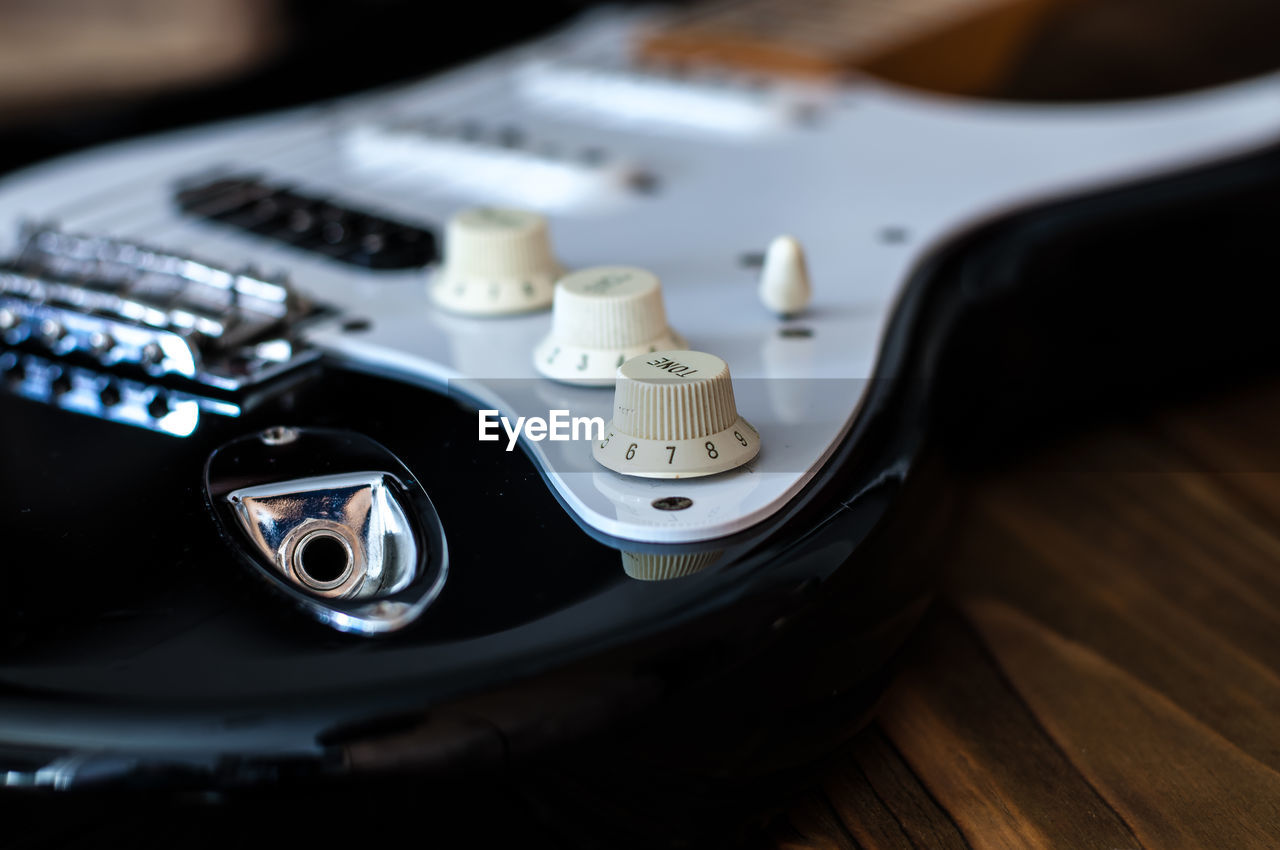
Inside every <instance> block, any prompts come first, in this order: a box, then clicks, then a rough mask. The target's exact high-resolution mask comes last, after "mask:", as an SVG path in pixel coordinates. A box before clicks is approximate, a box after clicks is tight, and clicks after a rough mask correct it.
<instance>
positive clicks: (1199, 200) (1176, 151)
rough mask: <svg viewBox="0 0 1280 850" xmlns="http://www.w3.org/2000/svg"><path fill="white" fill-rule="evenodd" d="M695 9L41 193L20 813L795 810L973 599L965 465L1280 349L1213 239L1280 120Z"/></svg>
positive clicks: (206, 130) (1246, 208)
mask: <svg viewBox="0 0 1280 850" xmlns="http://www.w3.org/2000/svg"><path fill="white" fill-rule="evenodd" d="M668 15H670V13H669V12H664V11H659V10H653V9H641V10H636V9H627V8H606V9H602V10H597V11H595V12H592V13H590V14H588V15H585V16H583V17H582V18H581V19H579V20H577V21H576V22H574V23H573V24H572V25H570V26H568V27H567V28H565V29H563V30H561V31H558V32H556V33H554V34H552V35H550V36H547V37H544V38H541V39H538V40H535V41H532V42H529V43H527V44H524V45H521V46H519V47H517V48H514V49H511V50H508V51H505V52H502V53H499V54H497V55H494V56H491V57H488V58H483V59H480V60H478V61H476V62H474V63H472V64H469V65H466V66H464V67H461V68H458V69H456V70H453V71H450V72H448V73H444V74H441V75H439V76H436V77H433V78H430V79H427V80H423V81H418V82H413V83H410V84H408V85H402V86H397V87H394V88H390V89H387V90H380V91H375V92H371V93H367V94H362V95H358V96H354V97H350V98H345V99H340V100H337V101H334V102H326V103H322V104H317V105H312V106H305V107H301V108H297V109H293V110H289V111H286V112H283V113H279V114H270V115H265V116H259V117H252V118H247V119H237V120H234V121H230V122H226V123H222V124H217V125H214V126H206V127H198V128H194V129H188V130H182V131H178V132H173V133H169V134H166V135H162V136H159V137H154V138H146V139H142V140H136V141H129V142H126V143H121V144H116V145H113V146H110V147H107V148H103V149H94V150H90V151H88V152H85V153H80V154H76V155H73V156H70V157H65V158H62V159H59V160H55V161H53V162H50V163H47V164H43V165H40V166H37V167H34V168H31V169H28V170H25V171H23V172H20V173H17V174H14V175H11V176H9V177H7V178H5V179H4V180H3V182H0V256H3V257H4V258H5V259H4V261H3V264H2V266H0V339H2V341H3V345H2V346H0V378H2V380H3V384H4V388H5V392H4V393H3V394H0V471H2V473H3V488H0V539H3V540H4V549H3V551H4V576H5V578H4V592H3V594H0V613H2V614H3V626H2V627H0V647H2V651H0V683H2V685H0V777H4V782H5V784H6V785H10V786H18V787H37V788H54V789H71V790H76V789H82V788H99V787H136V786H143V787H147V788H161V789H165V788H193V787H194V788H199V789H227V788H242V787H246V786H255V785H270V786H278V785H281V784H283V785H288V784H289V783H307V782H316V781H321V780H328V779H342V778H350V777H357V778H358V777H366V776H367V777H378V776H384V775H386V774H388V773H391V772H394V771H397V770H409V771H411V772H412V773H413V774H414V775H415V776H419V777H430V778H432V779H433V780H438V781H441V782H444V783H448V782H450V781H453V778H454V777H457V776H472V775H475V774H476V773H477V772H481V773H483V772H485V771H491V772H499V773H504V774H505V773H506V772H507V771H518V770H523V769H525V766H528V765H533V766H534V767H532V768H530V769H531V770H533V771H534V773H535V774H536V771H537V769H538V768H537V766H538V765H544V764H550V763H564V762H565V761H575V760H576V762H577V763H580V764H582V765H586V766H587V768H586V769H585V772H586V773H588V774H591V775H596V776H600V777H604V776H608V775H613V774H614V773H625V772H628V771H629V772H630V773H631V775H632V777H633V778H635V777H643V778H653V777H661V778H660V779H657V780H655V784H653V785H649V786H645V782H644V781H643V780H642V781H638V782H637V783H636V784H637V785H639V786H642V787H647V790H642V791H638V792H635V793H636V794H637V795H638V796H637V797H636V798H635V799H636V800H641V801H644V802H642V803H639V804H638V805H639V806H640V807H642V808H643V807H644V806H650V807H651V808H652V807H658V808H661V807H662V806H664V805H668V804H669V803H670V800H669V799H667V798H666V796H665V795H664V793H662V791H661V789H663V788H665V789H670V788H673V787H682V786H680V785H679V784H678V780H676V779H673V778H672V777H673V776H679V777H683V778H684V779H685V780H689V778H690V777H698V779H697V782H702V781H703V780H706V781H710V779H709V777H719V778H721V779H723V778H724V777H725V776H726V775H732V776H734V777H737V778H741V777H747V776H753V775H757V774H760V775H763V774H765V773H768V772H770V771H773V770H776V769H777V768H778V767H779V765H781V764H784V763H789V762H788V761H787V760H788V759H789V760H791V761H800V760H802V759H803V758H804V757H808V756H810V755H812V754H814V753H820V752H822V751H823V750H824V749H825V748H827V747H829V746H830V745H831V744H832V742H833V741H838V740H840V739H841V738H842V737H843V736H844V735H846V734H848V732H849V731H850V730H851V729H853V728H856V727H857V725H858V724H859V723H860V722H861V721H862V720H863V719H864V718H865V716H866V713H867V712H868V711H869V710H870V707H871V705H872V704H873V701H874V697H875V694H876V693H877V692H878V688H879V685H880V683H881V682H882V681H883V678H884V676H885V674H886V670H887V669H888V668H887V663H888V660H889V659H890V658H891V657H892V656H893V654H894V653H895V652H896V651H897V650H898V648H899V647H900V646H901V645H902V642H903V640H904V639H905V638H906V636H907V635H908V634H909V633H910V630H911V627H912V625H913V623H914V622H915V621H916V619H917V618H918V616H919V615H920V613H921V611H922V610H923V607H924V605H925V604H926V603H927V600H928V596H929V591H930V570H929V558H928V556H927V549H926V545H927V543H928V542H929V540H930V539H931V537H932V534H933V532H934V531H935V530H936V529H937V527H939V525H940V523H941V522H942V520H943V518H944V513H945V509H946V499H945V498H944V494H943V492H942V491H939V490H935V489H933V488H932V487H930V486H927V485H928V484H929V483H930V482H932V481H934V478H933V476H932V469H933V468H934V464H933V461H932V458H933V457H934V455H933V451H932V447H933V446H934V445H935V444H936V437H937V433H938V431H937V428H936V427H935V426H938V425H939V423H941V425H943V426H945V428H944V430H946V432H947V433H950V434H954V433H958V432H962V431H968V432H971V433H976V434H979V435H982V436H985V437H987V438H990V439H997V440H1003V439H1006V438H1010V436H1011V434H1012V435H1014V436H1016V434H1014V432H1016V430H1017V427H1018V423H1019V422H1021V421H1022V420H1021V419H1019V413H1027V411H1020V410H1018V408H1019V407H1020V406H1021V405H1022V401H1023V399H1024V398H1031V397H1032V396H1034V397H1035V398H1036V399H1039V402H1038V403H1040V404H1041V405H1042V406H1043V410H1048V411H1053V410H1055V409H1056V407H1060V406H1071V405H1074V404H1087V403H1089V402H1088V401H1087V399H1089V398H1092V397H1094V396H1093V395H1092V394H1093V393H1096V392H1099V391H1102V390H1104V389H1105V388H1106V387H1107V386H1109V385H1111V384H1115V383H1117V379H1118V378H1119V377H1120V376H1121V375H1120V373H1119V372H1118V371H1108V369H1110V368H1111V366H1112V365H1113V364H1114V363H1115V362H1117V361H1113V360H1111V359H1110V358H1111V356H1112V354H1114V353H1115V352H1116V351H1120V350H1123V351H1129V352H1133V351H1136V352H1137V354H1136V355H1135V356H1136V358H1137V359H1136V360H1127V361H1120V362H1124V363H1129V364H1131V365H1132V364H1137V365H1135V366H1133V368H1134V369H1136V370H1142V371H1143V374H1144V376H1146V377H1150V378H1151V379H1152V380H1153V381H1155V380H1159V381H1164V382H1166V383H1167V382H1173V383H1175V384H1176V383H1178V382H1180V381H1181V380H1183V378H1184V377H1185V376H1186V375H1189V374H1191V373H1193V372H1194V371H1195V370H1196V369H1211V368H1216V367H1217V365H1216V364H1222V363H1233V362H1238V361H1239V360H1241V359H1248V358H1252V357H1254V356H1255V355H1256V354H1257V353H1258V351H1259V350H1261V349H1262V348H1267V350H1269V346H1270V342H1269V340H1270V338H1271V337H1270V335H1268V334H1267V333H1266V331H1265V328H1266V327H1267V326H1268V324H1269V318H1268V316H1267V315H1266V313H1265V311H1264V310H1261V309H1256V308H1252V307H1250V302H1249V301H1248V300H1247V297H1248V296H1249V294H1250V293H1251V291H1252V290H1251V289H1250V287H1249V285H1248V281H1247V280H1245V278H1246V277H1247V271H1246V268H1247V267H1248V265H1247V264H1249V263H1252V262H1254V261H1255V260H1256V258H1255V257H1252V255H1246V254H1245V253H1233V252H1231V251H1230V250H1227V251H1226V252H1225V253H1219V248H1217V247H1214V246H1224V245H1225V246H1230V245H1232V244H1235V245H1237V246H1238V245H1240V244H1243V243H1244V241H1245V236H1244V235H1243V234H1244V233H1248V234H1256V233H1260V232H1264V231H1265V228H1266V226H1267V225H1266V220H1265V216H1266V215H1267V214H1268V211H1273V208H1274V206H1275V202H1274V201H1273V200H1271V199H1273V198H1276V197H1280V192H1277V187H1278V186H1280V160H1278V159H1277V154H1276V144H1277V142H1278V141H1280V77H1277V76H1274V75H1271V76H1263V77H1258V78H1253V79H1248V80H1244V81H1241V82H1237V83H1233V84H1229V85H1224V86H1221V87H1217V88H1213V89H1207V90H1200V91H1194V92H1190V93H1186V94H1181V95H1176V96H1170V97H1165V98H1159V99H1152V100H1149V101H1142V102H1124V103H1113V104H1104V105H1089V104H1071V105H1033V104H1013V103H995V102H986V101H982V100H977V99H970V98H965V97H959V96H953V95H939V94H929V93H924V92H921V91H919V90H915V89H911V88H907V87H904V86H901V85H898V84H894V83H888V82H884V81H880V80H878V79H877V78H875V77H872V76H863V75H856V74H855V75H852V76H851V75H848V74H834V75H833V74H822V73H810V72H813V71H814V70H815V69H812V68H801V69H800V70H801V71H802V72H803V73H802V74H801V75H800V76H792V75H791V72H792V71H794V70H796V69H794V68H790V67H787V64H788V63H787V61H786V57H785V56H784V57H781V58H779V56H777V55H773V54H771V59H770V61H769V62H766V63H764V64H762V65H759V64H758V65H756V66H754V67H751V68H749V69H744V68H743V67H742V65H741V64H740V63H738V57H740V56H741V55H746V56H747V57H748V59H749V60H750V61H755V60H754V59H753V58H752V57H755V56H756V55H757V54H756V52H753V51H752V50H749V49H746V48H744V47H743V46H742V45H741V44H735V45H734V46H733V49H719V48H718V49H717V50H716V51H710V49H709V48H707V50H708V51H709V52H707V55H703V54H702V53H699V51H698V50H697V49H693V48H690V47H689V46H688V45H689V40H690V39H691V38H693V37H694V35H696V34H697V33H696V28H694V29H693V30H689V29H685V30H679V29H677V28H673V26H672V25H671V24H670V23H669V20H668V17H667V16H668ZM685 26H686V27H688V26H691V25H689V24H687V22H686V24H685ZM690 32H693V33H694V35H690ZM695 41H696V39H695ZM702 44H703V47H704V48H705V47H706V43H705V42H704V43H702ZM637 45H640V47H639V48H638V47H637ZM721 47H722V45H721ZM681 51H685V52H684V53H682V52H681ZM708 56H709V57H710V58H708ZM750 61H749V62H748V64H750ZM817 70H818V71H821V70H822V69H817ZM1274 222H1275V219H1274V218H1272V219H1271V225H1270V226H1272V227H1273V226H1274ZM1241 228H1248V230H1247V231H1242V230H1241ZM1233 240H1234V241H1233ZM1249 241H1250V243H1251V244H1253V241H1252V239H1251V238H1250V240H1249ZM1263 242H1264V243H1265V240H1263ZM1260 250H1262V251H1266V250H1273V249H1268V248H1267V246H1266V245H1265V244H1263V245H1262V247H1261V249H1260ZM1210 255H1212V256H1214V257H1216V259H1215V261H1214V265H1213V269H1214V271H1210V272H1206V271H1205V267H1204V263H1205V259H1204V258H1205V257H1206V256H1210ZM1203 274H1208V275H1210V277H1211V278H1212V279H1204V278H1203V277H1200V276H1201V275H1203ZM1193 276H1195V277H1196V280H1192V281H1191V282H1190V283H1188V279H1189V278H1191V277H1193ZM1228 292H1230V293H1231V295H1226V294H1225V293H1228ZM1210 301H1211V302H1212V303H1207V302H1210ZM1259 303H1261V302H1259ZM1266 303H1269V302H1266ZM1118 330H1122V331H1124V334H1123V335H1124V336H1126V337H1127V338H1126V339H1125V340H1124V341H1123V344H1121V343H1119V342H1117V337H1118V336H1119V335H1121V334H1119V333H1118ZM1200 331H1203V333H1199V332H1200ZM1255 332H1256V333H1255ZM1133 339H1139V340H1145V341H1146V342H1142V343H1135V342H1133ZM1188 340H1189V341H1190V343H1191V347H1188V346H1187V345H1185V344H1184V343H1187V341H1188ZM1015 344H1016V345H1017V346H1020V347H1018V348H1013V346H1014V345H1015ZM1014 350H1016V351H1018V352H1021V353H1020V354H1015V355H1013V356H1012V357H1011V356H1010V354H1009V352H1010V351H1014ZM1232 358H1235V359H1234V360H1233V359H1232ZM1148 367H1150V371H1146V370H1147V368H1148ZM1117 368H1122V367H1117ZM1118 383H1123V382H1118ZM1033 390H1034V392H1032V391H1033ZM1081 399H1086V401H1081ZM1001 404H1004V405H1005V408H1001V407H1000V405H1001ZM1008 408H1013V409H1008ZM784 752H785V753H787V754H788V756H787V759H783V758H782V756H781V755H780V754H781V753H784ZM676 764H678V765H679V768H678V769H676V768H672V767H671V766H672V765H676ZM734 781H737V779H735V780H734ZM601 782H602V787H612V786H610V785H609V784H608V781H606V780H604V779H601ZM689 782H690V784H697V782H694V781H692V780H689ZM664 783H669V784H664ZM601 793H602V794H603V793H605V792H603V791H602V792H601ZM646 795H648V796H646Z"/></svg>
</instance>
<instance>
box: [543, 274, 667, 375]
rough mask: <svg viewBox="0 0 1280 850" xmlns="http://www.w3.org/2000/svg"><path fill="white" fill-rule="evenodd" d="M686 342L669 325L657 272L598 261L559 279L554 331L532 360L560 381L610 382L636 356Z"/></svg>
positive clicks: (552, 321)
mask: <svg viewBox="0 0 1280 850" xmlns="http://www.w3.org/2000/svg"><path fill="white" fill-rule="evenodd" d="M684 345H685V342H684V340H683V339H681V337H680V336H679V334H677V333H675V332H674V331H672V330H671V328H670V327H668V326H667V311H666V308H665V307H663V304H662V284H661V283H659V282H658V278H657V275H654V274H653V273H652V272H647V271H645V270H644V269H637V268H631V267H628V266H597V267H596V268H590V269H583V270H582V271H577V272H574V273H573V274H570V275H568V276H567V277H565V278H563V279H562V280H561V281H560V282H559V283H558V284H556V293H555V303H554V305H553V307H552V319H551V334H550V335H549V336H548V337H547V338H546V339H545V340H543V341H542V343H541V344H540V345H538V347H537V348H535V349H534V352H533V364H534V366H536V367H537V369H538V371H539V372H541V373H542V374H544V375H546V376H547V377H548V378H552V379H554V380H557V381H572V382H574V383H582V384H593V385H598V386H607V385H609V384H612V383H613V382H614V380H615V378H616V375H617V371H618V367H619V366H621V365H622V364H623V363H625V362H626V361H628V360H630V359H631V358H632V357H635V356H637V355H639V354H645V353H648V352H652V351H660V350H664V349H671V348H684Z"/></svg>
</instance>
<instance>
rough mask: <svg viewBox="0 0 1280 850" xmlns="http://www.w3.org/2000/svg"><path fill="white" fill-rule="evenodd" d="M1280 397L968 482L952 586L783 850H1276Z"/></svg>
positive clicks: (1147, 424) (1169, 415)
mask: <svg viewBox="0 0 1280 850" xmlns="http://www.w3.org/2000/svg"><path fill="white" fill-rule="evenodd" d="M1277 434H1280V382H1276V383H1272V384H1269V385H1264V386H1254V387H1251V388H1248V389H1245V390H1237V391H1234V392H1232V393H1229V394H1226V395H1223V396H1218V397H1215V398H1212V399H1207V400H1204V401H1202V402H1198V403H1196V404H1193V405H1188V406H1184V407H1180V408H1178V409H1174V410H1170V411H1167V412H1164V413H1162V414H1159V415H1156V416H1152V417H1150V418H1146V419H1144V420H1142V421H1135V422H1130V423H1127V424H1124V425H1119V426H1115V427H1111V428H1109V429H1107V430H1104V431H1101V432H1096V433H1092V434H1089V435H1086V436H1081V437H1077V438H1075V439H1073V440H1072V441H1070V442H1068V443H1064V444H1059V445H1054V446H1046V447H1043V448H1042V449H1041V450H1039V451H1038V453H1037V454H1036V456H1034V457H1027V458H1023V459H1021V460H1020V461H1018V462H1016V463H1014V464H1013V465H1011V466H1009V467H1008V468H1005V469H1003V470H1001V471H1000V472H998V473H995V474H991V475H989V476H985V477H983V478H982V479H980V480H975V481H972V482H969V483H968V484H967V485H966V487H965V492H964V498H963V499H962V500H961V501H962V503H963V507H962V509H961V515H960V516H959V517H958V518H957V520H958V522H957V526H956V539H955V540H954V545H951V546H949V547H948V554H947V556H946V557H947V564H946V572H945V575H946V579H945V585H944V587H945V590H944V592H943V594H942V597H941V599H940V600H939V603H938V604H937V606H936V607H935V609H934V610H933V612H932V613H931V614H930V615H929V617H928V619H927V621H926V623H925V625H924V627H923V629H922V631H921V633H920V635H919V639H918V641H917V642H916V645H915V646H914V647H913V648H912V650H911V653H910V655H909V656H908V658H909V660H908V661H907V663H906V665H905V669H904V670H903V673H902V675H901V676H900V677H899V678H898V679H897V681H896V682H895V684H894V686H893V687H892V688H891V689H890V691H889V693H888V694H887V695H886V697H885V700H884V702H883V705H882V707H881V709H880V712H879V715H878V720H877V721H876V722H875V723H874V724H873V725H872V726H871V727H870V728H868V729H867V730H866V731H865V732H864V733H863V734H862V735H861V736H860V737H859V738H857V739H856V740H855V741H854V742H853V744H852V745H851V746H850V747H849V749H848V751H847V752H846V753H844V754H842V755H841V756H840V757H839V758H838V760H837V761H836V763H835V764H834V765H833V766H832V767H831V768H830V769H829V771H828V772H827V773H826V774H825V775H823V776H822V778H821V779H820V780H819V781H818V782H816V783H815V785H814V787H813V788H812V789H811V790H810V791H808V792H807V793H805V794H804V795H803V796H802V797H801V798H799V799H798V800H796V801H795V802H794V803H793V805H792V806H791V807H790V810H789V811H788V812H787V814H786V815H785V817H782V818H779V819H778V820H777V821H776V822H775V823H774V825H773V827H772V829H771V839H772V843H773V844H774V845H775V846H777V847H779V848H788V850H800V849H801V848H868V849H870V848H907V847H921V848H951V847H956V848H964V847H970V848H1040V847H1053V848H1107V850H1117V849H1118V848H1183V847H1188V848H1190V847H1196V848H1200V847H1203V848H1251V847H1258V848H1264V847H1265V848H1273V847H1277V846H1280V441H1278V440H1277Z"/></svg>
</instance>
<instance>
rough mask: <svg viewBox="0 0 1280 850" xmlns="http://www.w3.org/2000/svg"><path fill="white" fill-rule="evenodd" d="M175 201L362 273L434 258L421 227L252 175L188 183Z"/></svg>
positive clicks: (430, 236)
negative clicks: (349, 266)
mask: <svg viewBox="0 0 1280 850" xmlns="http://www.w3.org/2000/svg"><path fill="white" fill-rule="evenodd" d="M174 201H175V203H176V204H177V206H178V208H179V209H180V210H182V212H183V213H185V214H187V215H190V216H194V217H196V218H202V219H205V220H207V221H211V222H216V223H218V224H222V225H226V226H228V227H234V228H236V229H238V230H242V231H247V232H249V233H253V234H255V235H257V236H261V237H264V238H266V239H270V240H272V241H274V242H281V243H283V244H285V245H289V246H290V247H293V248H298V249H301V250H303V251H308V252H310V253H313V254H320V255H322V256H324V257H328V258H329V259H332V260H336V261H338V262H340V263H345V264H347V265H352V266H359V267H361V268H366V269H381V270H394V269H416V268H422V267H424V266H428V265H430V264H431V263H434V262H435V261H436V259H437V257H438V252H437V248H436V236H435V233H434V232H433V231H432V230H430V229H428V228H426V227H424V226H421V225H417V224H410V223H408V222H404V221H397V220H394V219H391V218H387V217H385V216H382V215H375V214H373V213H369V212H362V211H360V210H356V209H352V208H350V207H348V206H345V205H344V204H341V203H338V202H336V201H333V200H329V199H325V198H320V197H315V196H312V195H306V194H303V193H301V192H298V191H295V190H294V189H291V188H288V187H285V186H276V185H273V184H270V183H267V182H265V181H263V180H261V179H260V178H258V177H256V176H252V175H234V176H223V177H215V178H213V179H210V180H203V181H189V182H187V183H184V184H183V185H181V186H180V187H179V188H178V191H177V193H176V195H175V196H174Z"/></svg>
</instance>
